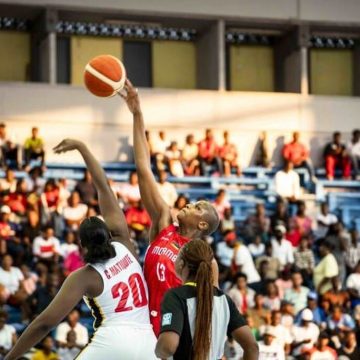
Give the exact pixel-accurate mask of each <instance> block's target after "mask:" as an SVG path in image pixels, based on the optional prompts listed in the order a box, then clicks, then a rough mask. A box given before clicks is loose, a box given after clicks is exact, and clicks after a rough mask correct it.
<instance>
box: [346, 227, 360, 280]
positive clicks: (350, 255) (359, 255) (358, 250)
mask: <svg viewBox="0 0 360 360" xmlns="http://www.w3.org/2000/svg"><path fill="white" fill-rule="evenodd" d="M350 234H351V242H350V244H349V246H347V248H346V252H345V263H346V267H347V273H348V274H349V273H351V272H354V271H355V267H356V265H357V264H358V262H359V261H360V241H359V233H358V231H357V230H356V229H352V230H351V232H350Z"/></svg>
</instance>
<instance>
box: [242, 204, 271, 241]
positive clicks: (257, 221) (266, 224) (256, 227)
mask: <svg viewBox="0 0 360 360" xmlns="http://www.w3.org/2000/svg"><path fill="white" fill-rule="evenodd" d="M269 230H270V219H269V217H268V216H267V215H266V212H265V205H264V204H263V203H257V204H256V206H255V214H253V215H249V217H248V218H247V219H246V220H245V229H244V233H245V236H246V238H247V239H249V240H250V239H252V238H254V237H255V236H257V235H259V236H261V239H262V241H264V242H267V240H268V232H269Z"/></svg>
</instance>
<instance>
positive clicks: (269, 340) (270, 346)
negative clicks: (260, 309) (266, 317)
mask: <svg viewBox="0 0 360 360" xmlns="http://www.w3.org/2000/svg"><path fill="white" fill-rule="evenodd" d="M263 336H264V339H263V341H260V342H259V360H266V359H276V360H285V352H284V347H282V346H281V345H280V344H279V343H278V342H277V341H276V340H277V331H276V330H275V329H274V328H273V327H272V326H266V327H265V328H264V330H263Z"/></svg>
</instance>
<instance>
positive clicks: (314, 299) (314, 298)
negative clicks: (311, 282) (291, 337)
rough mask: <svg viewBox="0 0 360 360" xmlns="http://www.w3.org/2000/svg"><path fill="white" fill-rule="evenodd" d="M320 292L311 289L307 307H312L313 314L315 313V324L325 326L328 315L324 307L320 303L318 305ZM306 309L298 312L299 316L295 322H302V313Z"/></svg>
mask: <svg viewBox="0 0 360 360" xmlns="http://www.w3.org/2000/svg"><path fill="white" fill-rule="evenodd" d="M318 298H319V297H318V294H317V293H316V292H315V291H310V292H309V293H308V295H307V305H306V307H305V309H306V308H307V309H310V310H311V312H312V314H313V321H314V323H315V324H317V325H318V326H321V327H324V325H325V323H326V318H327V315H326V313H325V311H324V309H322V308H321V307H320V306H319V305H318ZM303 311H304V309H302V310H301V311H300V312H298V314H297V318H296V321H295V323H296V324H300V323H301V315H302V312H303Z"/></svg>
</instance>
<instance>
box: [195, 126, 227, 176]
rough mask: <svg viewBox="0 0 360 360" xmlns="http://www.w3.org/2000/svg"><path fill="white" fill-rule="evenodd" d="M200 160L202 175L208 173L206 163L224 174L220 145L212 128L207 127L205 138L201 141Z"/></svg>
mask: <svg viewBox="0 0 360 360" xmlns="http://www.w3.org/2000/svg"><path fill="white" fill-rule="evenodd" d="M199 161H200V172H201V175H205V174H206V165H213V166H215V168H216V171H218V172H219V173H220V175H222V174H223V164H222V161H221V158H220V157H219V146H218V145H217V144H216V141H215V139H214V135H213V132H212V130H211V129H206V132H205V139H203V140H201V141H200V142H199Z"/></svg>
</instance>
